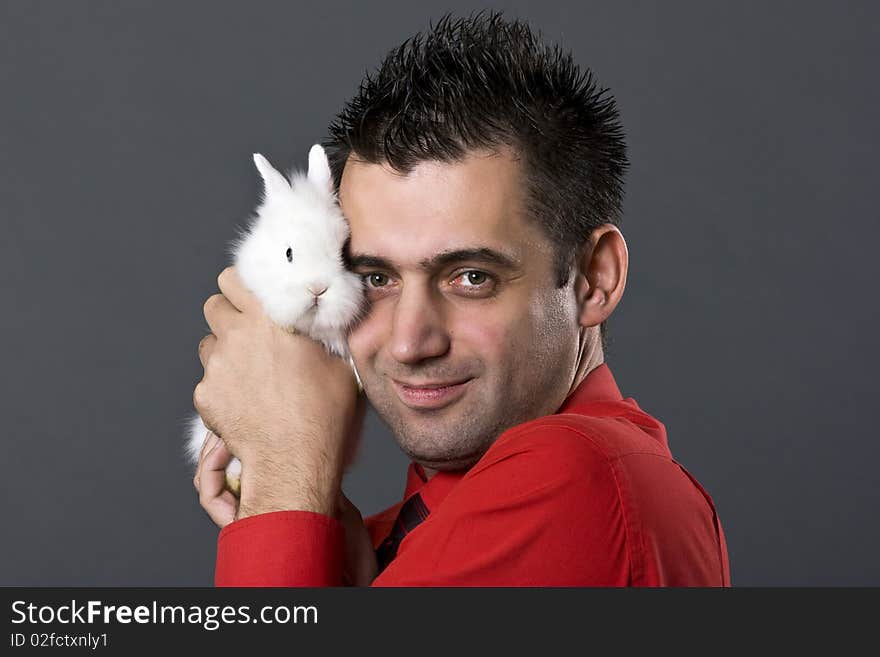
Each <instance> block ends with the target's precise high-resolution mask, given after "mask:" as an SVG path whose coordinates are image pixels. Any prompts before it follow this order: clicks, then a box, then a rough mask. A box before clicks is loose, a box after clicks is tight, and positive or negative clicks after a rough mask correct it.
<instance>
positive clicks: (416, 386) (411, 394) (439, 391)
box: [391, 379, 471, 409]
mask: <svg viewBox="0 0 880 657" xmlns="http://www.w3.org/2000/svg"><path fill="white" fill-rule="evenodd" d="M470 381H471V379H463V380H458V381H418V382H416V381H407V382H403V381H398V380H396V379H391V382H392V385H393V386H394V390H395V392H397V396H398V397H399V398H400V401H401V402H403V404H404V405H405V406H408V407H409V408H418V409H437V408H443V407H444V406H447V405H448V404H451V403H452V402H454V401H455V400H457V399H459V398H460V397H461V396H462V395H463V394H464V392H465V391H466V390H467V387H468V383H469V382H470Z"/></svg>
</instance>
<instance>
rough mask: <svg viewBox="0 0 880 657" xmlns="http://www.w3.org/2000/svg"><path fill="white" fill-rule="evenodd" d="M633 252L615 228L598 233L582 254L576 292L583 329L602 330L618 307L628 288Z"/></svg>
mask: <svg viewBox="0 0 880 657" xmlns="http://www.w3.org/2000/svg"><path fill="white" fill-rule="evenodd" d="M628 266H629V252H628V251H627V248H626V241H625V240H624V239H623V235H622V234H621V232H620V230H619V229H618V228H617V227H616V226H614V225H613V224H602V225H601V226H599V227H598V228H596V229H594V230H593V232H592V233H591V234H590V237H589V239H588V240H587V241H586V242H585V243H584V245H583V247H582V248H581V250H580V251H579V252H578V259H577V261H576V263H575V285H574V291H575V295H576V297H577V301H578V308H579V314H578V321H579V323H580V325H581V326H598V325H599V324H601V323H602V322H604V321H605V320H606V319H607V318H608V316H609V315H610V314H611V312H612V311H613V310H614V308H615V307H617V304H618V302H619V301H620V298H621V297H622V296H623V290H624V288H625V287H626V272H627V268H628Z"/></svg>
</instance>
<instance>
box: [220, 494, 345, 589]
mask: <svg viewBox="0 0 880 657" xmlns="http://www.w3.org/2000/svg"><path fill="white" fill-rule="evenodd" d="M344 563H345V530H344V528H343V526H342V524H341V523H340V522H339V521H338V520H336V519H335V518H331V517H330V516H326V515H323V514H321V513H315V512H312V511H272V512H270V513H261V514H258V515H255V516H249V517H247V518H242V519H241V520H236V521H235V522H232V523H230V524H228V525H226V526H225V527H224V528H223V529H221V530H220V535H219V537H218V539H217V563H216V568H215V571H214V585H215V586H218V587H226V586H290V587H292V586H314V587H323V586H342V584H343V582H342V573H343V568H344Z"/></svg>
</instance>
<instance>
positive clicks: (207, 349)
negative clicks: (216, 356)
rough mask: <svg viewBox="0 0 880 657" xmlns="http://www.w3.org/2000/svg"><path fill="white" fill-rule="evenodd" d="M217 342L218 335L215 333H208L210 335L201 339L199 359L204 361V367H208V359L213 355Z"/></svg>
mask: <svg viewBox="0 0 880 657" xmlns="http://www.w3.org/2000/svg"><path fill="white" fill-rule="evenodd" d="M216 344H217V336H216V335H214V334H213V333H208V335H206V336H205V337H203V338H202V339H201V340H199V360H200V361H202V368H204V367H207V365H208V359H209V358H210V357H211V352H212V351H214V346H215V345H216Z"/></svg>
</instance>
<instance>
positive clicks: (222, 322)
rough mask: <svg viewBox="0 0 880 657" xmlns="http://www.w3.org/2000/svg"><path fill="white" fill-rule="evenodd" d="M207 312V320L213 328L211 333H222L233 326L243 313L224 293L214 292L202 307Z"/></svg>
mask: <svg viewBox="0 0 880 657" xmlns="http://www.w3.org/2000/svg"><path fill="white" fill-rule="evenodd" d="M202 312H203V313H204V314H205V321H206V322H208V326H209V327H210V328H211V333H213V334H214V335H221V334H223V332H224V331H225V330H226V329H227V327H229V326H231V325H232V323H233V322H234V321H235V320H236V318H237V317H238V316H239V315H241V313H240V312H239V311H238V309H237V308H236V307H235V306H233V305H232V304H231V303H229V299H227V298H226V297H224V296H223V295H222V294H212V295H211V296H209V297H208V299H207V300H206V301H205V305H204V306H203V307H202Z"/></svg>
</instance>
